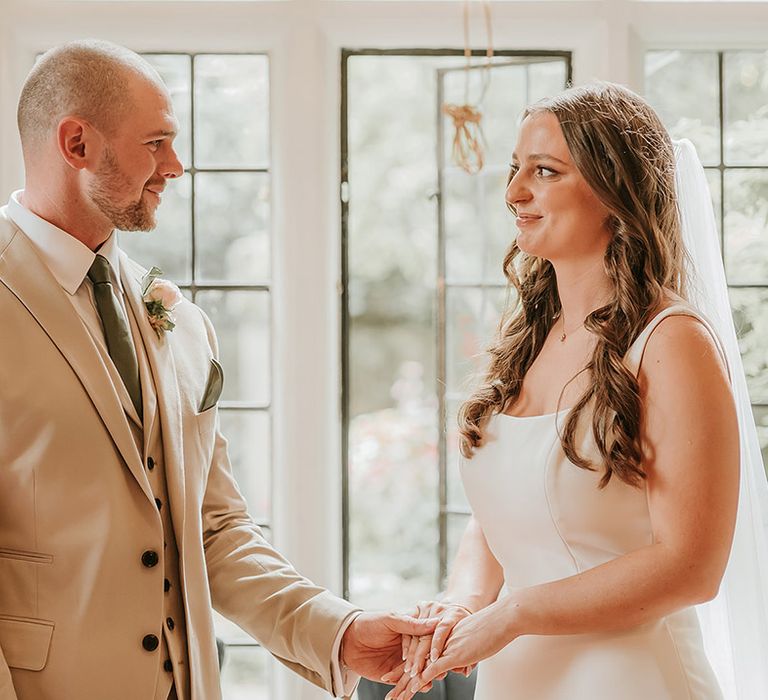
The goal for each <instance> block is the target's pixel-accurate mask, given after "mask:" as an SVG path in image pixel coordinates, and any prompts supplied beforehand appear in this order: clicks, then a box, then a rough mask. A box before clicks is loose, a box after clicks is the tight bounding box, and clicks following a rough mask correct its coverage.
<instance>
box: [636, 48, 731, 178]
mask: <svg viewBox="0 0 768 700" xmlns="http://www.w3.org/2000/svg"><path fill="white" fill-rule="evenodd" d="M719 89H720V88H719V79H718V59H717V53H715V52H706V53H704V52H697V51H649V52H647V53H646V55H645V94H646V98H647V99H648V101H649V102H650V103H651V104H652V105H653V107H654V108H655V109H656V111H657V112H658V113H659V116H660V117H661V119H662V121H663V122H664V124H665V126H666V127H667V129H668V130H669V133H670V135H671V136H672V138H674V139H679V138H687V139H690V140H691V141H692V142H693V144H694V145H695V146H696V150H697V151H698V154H699V158H701V161H702V162H703V163H704V165H717V164H719V162H720V107H719V98H718V93H719Z"/></svg>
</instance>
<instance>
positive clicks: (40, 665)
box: [0, 615, 54, 671]
mask: <svg viewBox="0 0 768 700" xmlns="http://www.w3.org/2000/svg"><path fill="white" fill-rule="evenodd" d="M53 626H54V625H53V622H49V621H47V620H36V619H33V618H29V617H11V616H9V615H0V649H2V650H3V655H4V656H5V661H6V663H7V664H8V665H9V666H10V667H11V668H21V669H24V670H26V671H42V670H43V669H44V668H45V663H46V661H48V650H49V649H50V647H51V637H52V636H53Z"/></svg>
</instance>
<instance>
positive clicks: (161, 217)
mask: <svg viewBox="0 0 768 700" xmlns="http://www.w3.org/2000/svg"><path fill="white" fill-rule="evenodd" d="M191 180H192V178H191V176H190V175H188V174H185V175H183V176H182V177H181V178H179V179H178V180H176V181H173V182H169V183H168V186H167V187H166V189H165V192H163V196H162V202H161V204H160V206H159V207H158V209H157V228H155V230H154V231H150V232H148V233H147V232H144V231H127V232H121V233H120V247H121V248H122V249H123V250H124V251H125V252H126V253H128V255H129V257H131V258H133V259H134V260H136V261H137V262H139V263H141V264H142V265H144V267H147V268H150V267H152V266H153V265H157V267H159V268H160V269H161V270H162V271H163V276H164V277H166V278H168V279H171V280H173V281H174V282H188V281H190V280H191V279H192V182H191Z"/></svg>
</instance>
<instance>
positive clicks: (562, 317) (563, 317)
mask: <svg viewBox="0 0 768 700" xmlns="http://www.w3.org/2000/svg"><path fill="white" fill-rule="evenodd" d="M558 316H560V318H561V319H562V321H563V332H562V334H561V335H560V342H561V343H564V342H565V341H566V339H567V338H568V335H569V334H573V333H575V332H576V331H578V330H581V329H582V328H584V321H582V322H581V324H580V325H578V326H576V328H573V329H572V330H570V331H568V333H566V332H565V314H564V313H563V310H562V309H560V312H559V314H558ZM555 318H557V317H555Z"/></svg>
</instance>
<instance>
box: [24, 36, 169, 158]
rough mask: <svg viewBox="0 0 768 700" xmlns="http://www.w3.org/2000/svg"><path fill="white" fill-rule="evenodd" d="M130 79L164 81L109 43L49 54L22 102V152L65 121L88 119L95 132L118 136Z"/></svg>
mask: <svg viewBox="0 0 768 700" xmlns="http://www.w3.org/2000/svg"><path fill="white" fill-rule="evenodd" d="M131 75H143V76H144V77H146V78H148V79H150V80H153V81H160V77H159V76H158V75H157V73H156V72H155V70H154V69H153V68H152V67H151V66H150V65H149V64H148V63H147V62H146V61H145V60H144V59H143V58H142V57H141V56H139V55H138V54H137V53H134V52H133V51H131V50H130V49H127V48H125V47H124V46H119V45H118V44H113V43H111V42H109V41H102V40H99V39H84V40H80V41H71V42H68V43H66V44H62V45H60V46H56V47H54V48H52V49H50V50H49V51H46V53H44V54H43V55H42V56H40V58H39V59H38V60H37V62H36V63H35V65H34V67H33V68H32V70H31V71H30V73H29V75H28V76H27V79H26V81H25V82H24V87H23V88H22V90H21V95H20V97H19V107H18V111H17V120H18V125H19V134H20V136H21V144H22V148H23V149H24V150H26V149H27V148H29V147H31V146H33V145H34V144H35V143H39V141H40V140H41V139H42V138H44V137H45V136H46V135H48V134H49V133H50V132H51V131H52V130H53V129H54V128H55V127H56V125H57V124H58V123H59V121H60V120H61V119H62V118H63V117H65V116H77V117H80V118H82V119H86V120H88V121H89V122H91V123H92V124H93V125H94V126H95V127H96V128H97V129H100V130H104V131H105V132H107V133H108V134H111V133H114V131H115V126H116V125H117V123H118V122H119V120H120V119H121V118H122V117H123V116H124V115H125V114H126V113H127V111H128V110H129V109H130V107H131V104H132V101H131V93H130V89H129V85H130V82H129V78H130V77H131Z"/></svg>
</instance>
